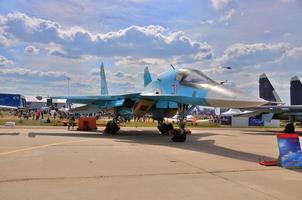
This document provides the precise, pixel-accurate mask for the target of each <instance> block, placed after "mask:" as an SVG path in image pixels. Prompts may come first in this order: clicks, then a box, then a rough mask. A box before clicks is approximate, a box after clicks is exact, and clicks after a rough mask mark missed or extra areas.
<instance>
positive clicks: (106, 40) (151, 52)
mask: <svg viewBox="0 0 302 200" xmlns="http://www.w3.org/2000/svg"><path fill="white" fill-rule="evenodd" d="M0 28H2V29H3V30H4V31H5V34H6V35H8V36H9V37H10V38H14V39H17V40H19V41H21V42H28V43H40V44H46V45H48V44H49V43H52V44H55V45H54V46H56V47H57V48H56V49H55V50H54V49H52V50H50V52H49V55H53V56H62V57H67V58H79V57H82V56H87V55H91V56H103V57H112V56H131V55H136V56H139V57H160V58H166V57H171V56H177V55H194V54H200V52H205V53H207V52H208V51H211V50H212V49H211V48H209V45H208V44H206V43H201V42H198V41H194V40H192V39H190V38H189V37H187V36H185V34H184V33H183V32H181V31H178V32H168V31H167V30H166V29H165V28H164V27H162V26H157V25H149V26H134V25H133V26H130V27H128V28H125V29H121V30H119V31H115V32H108V33H104V34H101V33H95V34H94V33H91V32H89V31H88V30H85V29H83V28H81V27H72V28H63V27H62V26H61V25H60V24H58V23H56V22H53V21H49V20H44V19H40V18H35V17H29V16H28V15H26V14H23V13H18V12H17V13H10V14H8V15H6V16H0Z"/></svg>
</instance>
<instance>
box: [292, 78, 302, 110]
mask: <svg viewBox="0 0 302 200" xmlns="http://www.w3.org/2000/svg"><path fill="white" fill-rule="evenodd" d="M290 103H291V105H302V83H301V81H300V80H299V78H298V77H297V76H294V77H293V78H291V80H290Z"/></svg>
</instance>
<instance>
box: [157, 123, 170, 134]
mask: <svg viewBox="0 0 302 200" xmlns="http://www.w3.org/2000/svg"><path fill="white" fill-rule="evenodd" d="M157 128H158V130H159V132H160V133H161V134H169V132H170V131H172V130H173V129H174V128H173V124H165V123H161V124H159V125H158V126H157Z"/></svg>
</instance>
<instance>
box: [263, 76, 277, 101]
mask: <svg viewBox="0 0 302 200" xmlns="http://www.w3.org/2000/svg"><path fill="white" fill-rule="evenodd" d="M259 97H260V98H262V99H264V100H267V101H271V102H281V99H280V97H279V95H278V94H277V92H276V90H275V88H274V87H273V85H272V84H271V82H270V80H269V79H268V78H267V76H266V74H261V75H260V77H259Z"/></svg>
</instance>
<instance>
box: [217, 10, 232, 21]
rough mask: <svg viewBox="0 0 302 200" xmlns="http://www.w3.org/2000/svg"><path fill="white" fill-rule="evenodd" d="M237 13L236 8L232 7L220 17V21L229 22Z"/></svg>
mask: <svg viewBox="0 0 302 200" xmlns="http://www.w3.org/2000/svg"><path fill="white" fill-rule="evenodd" d="M235 14H236V10H235V9H231V10H229V11H227V12H226V13H225V14H224V15H223V16H221V17H220V19H219V21H220V22H227V21H229V20H230V19H231V18H232V17H233V16H234V15H235Z"/></svg>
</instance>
